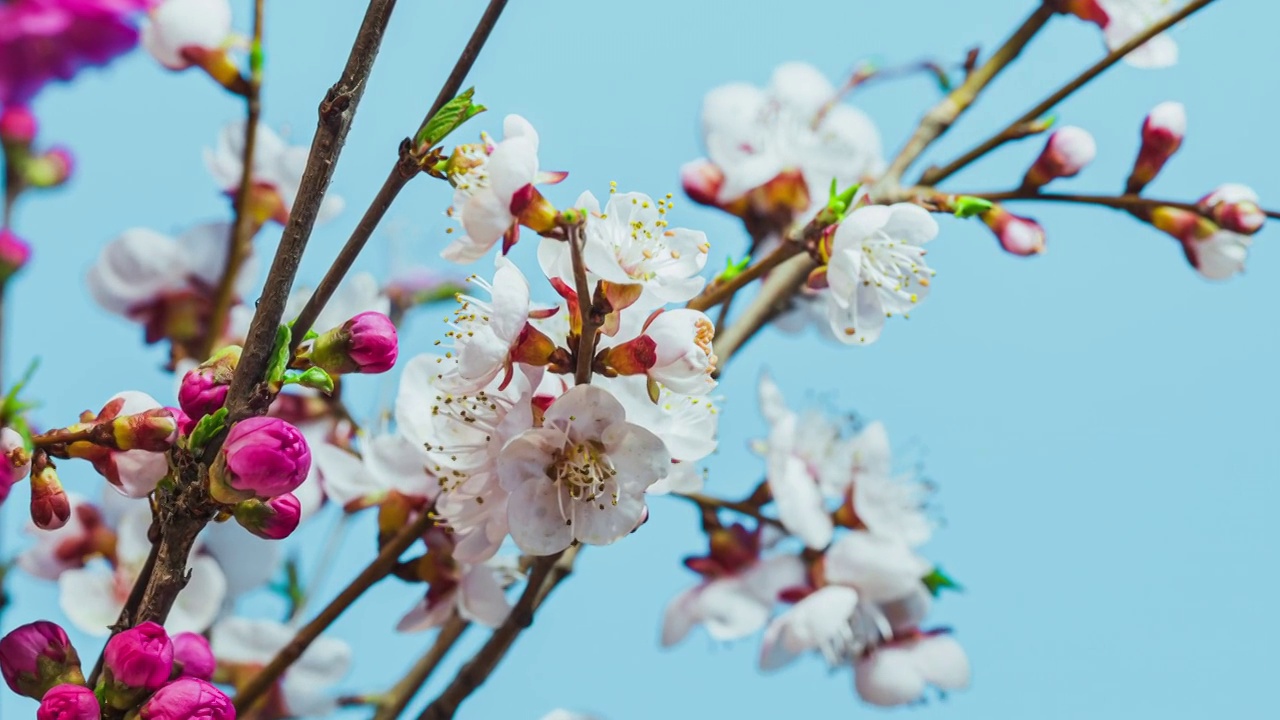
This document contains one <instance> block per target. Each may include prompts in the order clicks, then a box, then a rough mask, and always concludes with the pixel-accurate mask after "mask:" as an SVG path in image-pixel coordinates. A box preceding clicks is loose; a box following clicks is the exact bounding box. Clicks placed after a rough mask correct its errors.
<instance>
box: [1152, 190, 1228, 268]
mask: <svg viewBox="0 0 1280 720" xmlns="http://www.w3.org/2000/svg"><path fill="white" fill-rule="evenodd" d="M1150 220H1151V224H1152V225H1154V226H1156V227H1157V228H1159V229H1160V230H1163V231H1164V232H1166V233H1168V234H1169V235H1172V236H1173V237H1175V238H1177V239H1178V241H1179V242H1181V243H1182V250H1183V253H1184V254H1185V255H1186V256H1187V262H1189V263H1191V266H1192V267H1193V268H1195V269H1196V272H1198V273H1200V275H1201V276H1203V277H1204V278H1206V279H1208V280H1226V279H1227V278H1230V277H1232V276H1233V275H1236V274H1238V273H1240V272H1243V271H1244V265H1245V261H1246V260H1247V259H1248V257H1249V245H1250V244H1251V243H1252V241H1253V239H1252V238H1250V237H1249V236H1248V235H1244V234H1241V233H1238V232H1232V231H1230V230H1225V229H1223V228H1220V227H1218V225H1217V224H1216V223H1214V222H1213V221H1212V220H1209V219H1208V218H1206V217H1204V216H1202V215H1200V213H1198V212H1192V211H1190V210H1183V209H1181V208H1173V207H1159V208H1156V209H1155V210H1153V211H1152V212H1151V218H1150Z"/></svg>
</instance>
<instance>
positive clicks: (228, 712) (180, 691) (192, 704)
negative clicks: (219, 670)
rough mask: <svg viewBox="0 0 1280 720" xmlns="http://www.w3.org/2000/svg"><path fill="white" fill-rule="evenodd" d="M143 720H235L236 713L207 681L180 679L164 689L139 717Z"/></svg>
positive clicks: (227, 701)
mask: <svg viewBox="0 0 1280 720" xmlns="http://www.w3.org/2000/svg"><path fill="white" fill-rule="evenodd" d="M138 717H139V719H140V720H192V719H193V718H199V720H235V717H236V709H235V706H234V705H232V703H231V698H229V697H227V696H226V695H224V694H223V693H222V691H221V690H219V689H218V688H216V687H214V686H212V685H210V684H209V683H207V682H205V681H204V680H198V679H196V678H191V677H180V678H178V679H177V680H174V681H173V682H171V683H169V684H168V685H165V686H164V687H162V688H160V689H159V690H158V691H157V692H156V694H155V695H152V696H151V699H149V700H147V702H146V704H144V705H143V706H142V709H141V710H140V711H139V713H138Z"/></svg>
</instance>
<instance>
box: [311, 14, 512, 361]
mask: <svg viewBox="0 0 1280 720" xmlns="http://www.w3.org/2000/svg"><path fill="white" fill-rule="evenodd" d="M506 6H507V0H490V1H489V6H488V7H487V8H485V11H484V14H483V15H481V16H480V21H479V22H478V23H477V24H476V29H475V30H474V31H473V32H472V33H471V38H470V39H469V40H468V41H467V44H466V46H465V47H463V48H462V54H461V55H459V56H458V61H457V62H456V63H454V65H453V70H451V71H450V72H449V77H448V78H447V79H446V80H445V82H444V85H443V86H441V88H440V92H439V93H438V94H437V95H436V99H435V102H433V103H432V104H431V109H430V110H428V111H427V114H426V116H425V117H423V119H422V123H421V124H419V126H418V129H419V131H421V129H422V128H424V127H426V125H427V123H429V122H431V118H433V117H435V115H436V113H438V112H440V108H442V107H444V104H445V103H447V102H449V101H450V100H452V99H453V98H454V97H455V96H456V95H457V94H458V91H459V90H460V89H461V88H462V83H463V81H464V80H466V78H467V73H469V72H471V66H472V65H474V64H475V62H476V58H477V57H479V56H480V51H481V50H482V49H483V48H484V44H485V42H486V41H487V40H488V39H489V34H490V33H492V32H493V28H494V26H496V25H497V24H498V18H499V17H501V16H502V10H503V9H504V8H505V7H506ZM416 134H417V133H415V136H416ZM407 150H408V143H407V142H406V143H402V144H401V148H400V155H399V157H398V158H397V159H396V164H395V167H393V168H392V169H391V172H390V173H389V174H388V175H387V179H386V180H383V181H382V187H381V188H379V189H378V194H377V195H375V196H374V198H373V200H372V202H370V203H369V207H368V208H367V209H366V210H365V211H364V215H363V216H361V218H360V223H359V224H358V225H356V228H355V230H352V231H351V237H349V238H347V243H346V244H345V245H343V246H342V250H341V251H340V252H339V253H338V257H336V258H334V261H333V264H332V265H330V267H329V270H328V271H327V272H326V273H325V274H324V279H322V280H321V281H320V284H319V285H317V286H316V289H315V292H313V293H312V294H311V297H310V298H309V299H308V300H307V304H306V305H305V306H304V307H303V308H302V312H301V313H300V314H299V315H298V319H297V322H295V323H294V326H293V330H294V332H293V338H292V343H291V348H290V349H292V350H296V349H297V348H298V344H299V343H301V342H302V337H303V336H304V335H305V334H306V332H307V330H310V329H311V325H312V324H313V323H315V321H316V318H317V317H319V316H320V311H321V310H323V309H324V306H325V304H326V303H328V302H329V298H331V297H333V293H334V292H336V291H337V289H338V285H339V284H341V283H342V279H343V278H344V277H346V274H347V272H348V271H349V270H350V269H351V266H352V265H353V264H354V263H355V261H356V258H357V257H359V255H360V252H361V251H362V250H364V246H365V244H366V243H368V242H369V238H370V237H372V236H373V232H374V230H376V229H377V228H378V225H379V223H381V222H382V218H383V216H384V215H386V214H387V210H388V209H390V207H391V203H393V202H395V199H396V196H397V195H399V194H400V191H401V190H403V189H404V186H405V185H407V184H409V181H410V180H412V179H413V178H414V177H416V176H417V174H418V171H419V168H418V166H417V164H416V163H415V162H414V161H413V160H412V159H411V158H409V157H408V153H407ZM327 329H328V328H320V330H321V331H323V330H327Z"/></svg>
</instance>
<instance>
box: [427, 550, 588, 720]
mask: <svg viewBox="0 0 1280 720" xmlns="http://www.w3.org/2000/svg"><path fill="white" fill-rule="evenodd" d="M579 548H580V546H577V545H575V546H573V547H571V548H569V549H568V550H565V551H562V552H559V553H556V554H554V555H547V556H545V557H540V558H538V559H537V560H536V561H535V562H534V564H533V568H532V570H530V572H529V582H528V584H527V585H525V588H524V592H523V593H521V594H520V599H519V600H517V601H516V605H515V607H513V608H512V609H511V613H510V614H509V615H507V619H506V620H504V621H503V622H502V624H501V625H499V626H498V628H497V629H496V630H494V631H493V634H492V635H490V636H489V639H488V640H487V641H485V644H484V645H483V646H482V647H481V648H480V649H479V650H478V651H476V654H475V655H474V656H472V658H471V659H470V660H468V661H467V664H465V665H463V666H462V669H461V670H459V671H458V674H457V675H456V676H454V678H453V681H452V682H450V683H449V686H448V687H446V688H445V689H444V691H443V692H441V693H440V695H439V696H438V697H437V698H436V699H435V700H433V701H431V704H430V705H428V706H427V707H426V709H425V710H423V711H422V714H421V715H419V716H418V720H451V718H453V716H454V715H455V714H456V713H457V712H458V706H460V705H461V704H462V701H463V700H466V699H467V698H468V697H469V696H470V695H471V694H472V693H473V692H475V691H476V689H477V688H479V687H480V686H481V685H482V684H484V681H485V680H487V679H488V678H489V675H490V674H492V673H493V670H494V668H496V667H497V666H498V663H499V662H501V661H502V658H503V657H505V656H506V654H507V651H509V650H510V649H511V646H512V645H513V644H514V643H515V641H516V638H518V637H519V636H520V633H522V632H524V630H525V629H526V628H528V627H529V625H531V624H532V623H533V615H534V612H535V611H536V610H537V609H538V607H539V606H540V605H541V604H542V602H543V600H545V599H546V597H547V595H548V594H549V593H550V592H551V591H552V589H554V588H555V586H556V585H558V584H560V582H561V581H563V580H564V579H565V578H566V577H568V575H569V573H570V572H571V571H572V569H573V561H574V558H575V557H576V556H577V554H578V550H579Z"/></svg>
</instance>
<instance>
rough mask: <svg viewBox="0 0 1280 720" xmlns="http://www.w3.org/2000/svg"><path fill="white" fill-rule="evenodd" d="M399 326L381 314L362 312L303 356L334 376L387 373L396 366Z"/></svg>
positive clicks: (306, 351) (322, 337) (306, 349)
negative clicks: (397, 330)
mask: <svg viewBox="0 0 1280 720" xmlns="http://www.w3.org/2000/svg"><path fill="white" fill-rule="evenodd" d="M397 353H398V347H397V339H396V326H395V325H394V324H393V323H392V322H391V318H389V317H387V316H386V315H383V314H382V313H380V312H373V311H369V312H362V313H360V314H359V315H356V316H355V317H353V318H351V319H350V320H348V321H346V322H345V323H343V324H342V327H337V328H334V329H332V330H330V331H328V332H326V333H324V334H323V335H321V336H320V337H318V338H316V339H315V340H314V341H312V343H311V345H310V346H309V347H306V348H304V349H303V350H302V351H301V352H300V353H299V356H300V357H303V358H306V359H307V360H309V361H311V364H312V365H315V366H316V367H318V368H321V369H323V370H324V371H326V372H328V373H330V374H332V375H342V374H345V373H366V374H375V373H383V372H386V371H388V370H390V369H391V367H392V366H393V365H395V363H396V355H397Z"/></svg>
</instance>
